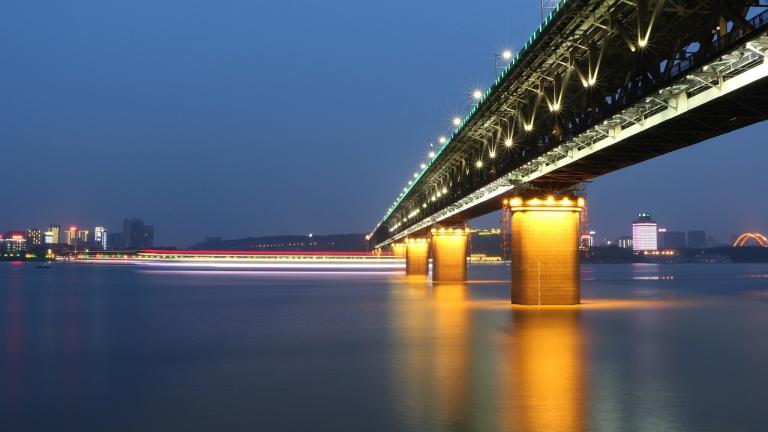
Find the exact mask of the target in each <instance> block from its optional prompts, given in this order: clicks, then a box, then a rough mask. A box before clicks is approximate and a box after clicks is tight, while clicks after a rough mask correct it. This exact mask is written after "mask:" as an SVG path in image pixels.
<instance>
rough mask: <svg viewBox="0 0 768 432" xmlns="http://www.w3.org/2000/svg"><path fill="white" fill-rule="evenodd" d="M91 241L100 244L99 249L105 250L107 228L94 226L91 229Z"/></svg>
mask: <svg viewBox="0 0 768 432" xmlns="http://www.w3.org/2000/svg"><path fill="white" fill-rule="evenodd" d="M93 241H94V243H96V244H97V245H99V246H101V249H103V250H107V229H106V228H104V227H98V226H97V227H96V228H94V229H93Z"/></svg>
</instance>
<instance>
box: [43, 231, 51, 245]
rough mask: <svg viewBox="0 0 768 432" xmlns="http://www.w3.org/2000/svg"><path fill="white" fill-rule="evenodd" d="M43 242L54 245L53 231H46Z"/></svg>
mask: <svg viewBox="0 0 768 432" xmlns="http://www.w3.org/2000/svg"><path fill="white" fill-rule="evenodd" d="M43 240H44V241H45V244H53V232H52V231H46V232H45V233H44V234H43Z"/></svg>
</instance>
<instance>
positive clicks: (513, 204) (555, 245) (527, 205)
mask: <svg viewBox="0 0 768 432" xmlns="http://www.w3.org/2000/svg"><path fill="white" fill-rule="evenodd" d="M508 205H509V208H510V210H511V211H512V220H511V224H512V229H511V231H512V245H511V246H512V247H511V249H512V250H511V252H512V295H511V297H512V303H515V304H522V305H573V304H578V303H579V302H580V299H581V291H580V281H579V214H580V213H581V210H582V209H583V208H584V199H583V198H581V197H579V198H576V197H565V198H554V197H546V198H520V197H517V198H512V199H511V200H509V201H508Z"/></svg>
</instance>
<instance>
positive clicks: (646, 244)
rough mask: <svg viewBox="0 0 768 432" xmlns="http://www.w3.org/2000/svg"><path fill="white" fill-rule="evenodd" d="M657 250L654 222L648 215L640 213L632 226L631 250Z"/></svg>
mask: <svg viewBox="0 0 768 432" xmlns="http://www.w3.org/2000/svg"><path fill="white" fill-rule="evenodd" d="M656 249H658V239H657V237H656V221H654V220H653V219H652V218H651V214H650V213H640V214H639V215H638V217H637V220H636V221H635V222H634V223H633V224H632V250H635V251H653V250H656Z"/></svg>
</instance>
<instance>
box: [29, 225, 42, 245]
mask: <svg viewBox="0 0 768 432" xmlns="http://www.w3.org/2000/svg"><path fill="white" fill-rule="evenodd" d="M27 243H29V244H30V245H32V246H37V245H41V244H43V232H42V231H40V230H39V229H37V228H27Z"/></svg>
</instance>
